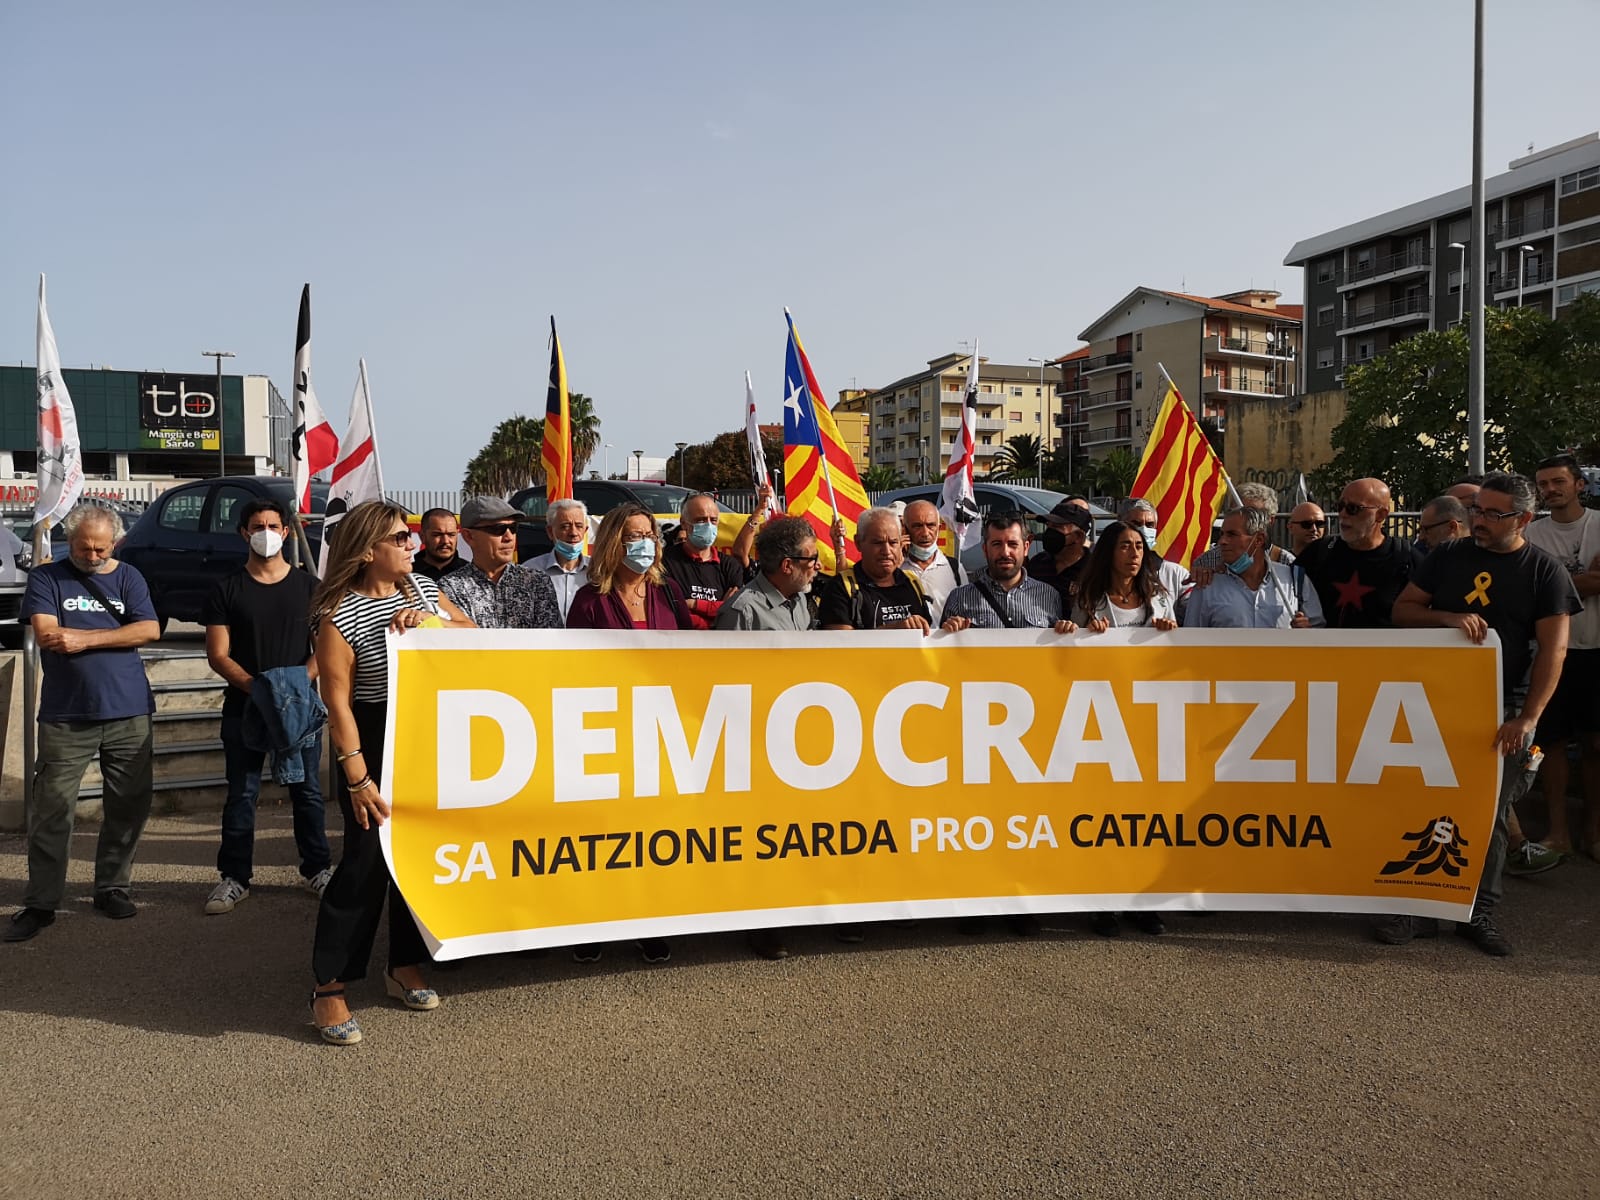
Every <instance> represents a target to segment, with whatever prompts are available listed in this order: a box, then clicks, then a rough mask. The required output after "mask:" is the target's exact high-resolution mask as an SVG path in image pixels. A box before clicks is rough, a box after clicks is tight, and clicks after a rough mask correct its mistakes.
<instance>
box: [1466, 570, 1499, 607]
mask: <svg viewBox="0 0 1600 1200" xmlns="http://www.w3.org/2000/svg"><path fill="white" fill-rule="evenodd" d="M1493 582H1494V576H1493V575H1491V574H1489V572H1487V571H1480V572H1478V574H1477V576H1476V577H1475V578H1474V579H1473V581H1472V590H1471V591H1470V592H1468V593H1467V603H1468V604H1481V605H1483V606H1484V607H1485V608H1488V607H1489V585H1490V584H1492V583H1493Z"/></svg>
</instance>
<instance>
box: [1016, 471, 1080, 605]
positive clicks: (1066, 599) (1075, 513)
mask: <svg viewBox="0 0 1600 1200" xmlns="http://www.w3.org/2000/svg"><path fill="white" fill-rule="evenodd" d="M1093 524H1094V518H1093V517H1091V516H1090V514H1089V502H1088V501H1087V500H1084V499H1083V498H1082V497H1080V496H1069V497H1067V499H1065V500H1063V501H1062V502H1061V503H1060V504H1057V505H1056V506H1055V507H1054V508H1052V509H1051V510H1050V511H1049V512H1048V513H1047V514H1045V518H1044V535H1043V536H1042V537H1041V538H1040V539H1039V544H1040V546H1041V549H1040V551H1039V553H1037V554H1035V555H1034V556H1033V557H1032V558H1030V559H1029V560H1028V562H1027V572H1028V578H1029V579H1037V580H1038V581H1039V582H1040V583H1048V584H1049V585H1050V586H1051V587H1053V588H1055V590H1056V595H1058V596H1060V597H1061V611H1062V612H1067V613H1070V612H1071V611H1072V589H1073V588H1074V587H1075V586H1076V585H1077V582H1078V576H1079V575H1080V574H1082V573H1083V568H1084V567H1085V566H1086V565H1087V564H1088V562H1089V531H1090V528H1091V526H1093Z"/></svg>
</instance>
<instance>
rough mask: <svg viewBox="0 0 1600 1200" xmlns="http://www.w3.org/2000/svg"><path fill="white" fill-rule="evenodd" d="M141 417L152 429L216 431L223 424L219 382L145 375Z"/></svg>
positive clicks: (141, 421)
mask: <svg viewBox="0 0 1600 1200" xmlns="http://www.w3.org/2000/svg"><path fill="white" fill-rule="evenodd" d="M139 417H140V424H141V425H143V426H144V428H145V429H149V430H158V429H183V430H190V431H196V432H198V431H201V430H215V429H217V428H218V427H219V426H220V425H221V423H222V414H221V411H220V409H219V407H218V404H217V396H216V384H215V381H214V380H210V379H203V378H200V377H198V376H192V375H141V376H139Z"/></svg>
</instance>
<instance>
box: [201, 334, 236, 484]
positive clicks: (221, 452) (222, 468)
mask: <svg viewBox="0 0 1600 1200" xmlns="http://www.w3.org/2000/svg"><path fill="white" fill-rule="evenodd" d="M200 357H201V358H214V359H216V360H217V395H216V402H217V477H218V478H219V479H220V478H221V477H222V476H224V475H226V474H227V473H228V450H227V445H226V443H225V442H224V441H223V437H222V435H223V428H222V360H223V359H225V358H232V357H233V351H232V350H202V351H200Z"/></svg>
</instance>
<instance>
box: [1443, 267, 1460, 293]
mask: <svg viewBox="0 0 1600 1200" xmlns="http://www.w3.org/2000/svg"><path fill="white" fill-rule="evenodd" d="M1445 278H1446V281H1447V284H1448V287H1449V291H1450V294H1451V295H1452V296H1454V295H1455V294H1456V293H1457V292H1459V291H1460V290H1461V272H1460V271H1451V272H1450V274H1449V275H1448V276H1446V277H1445Z"/></svg>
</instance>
